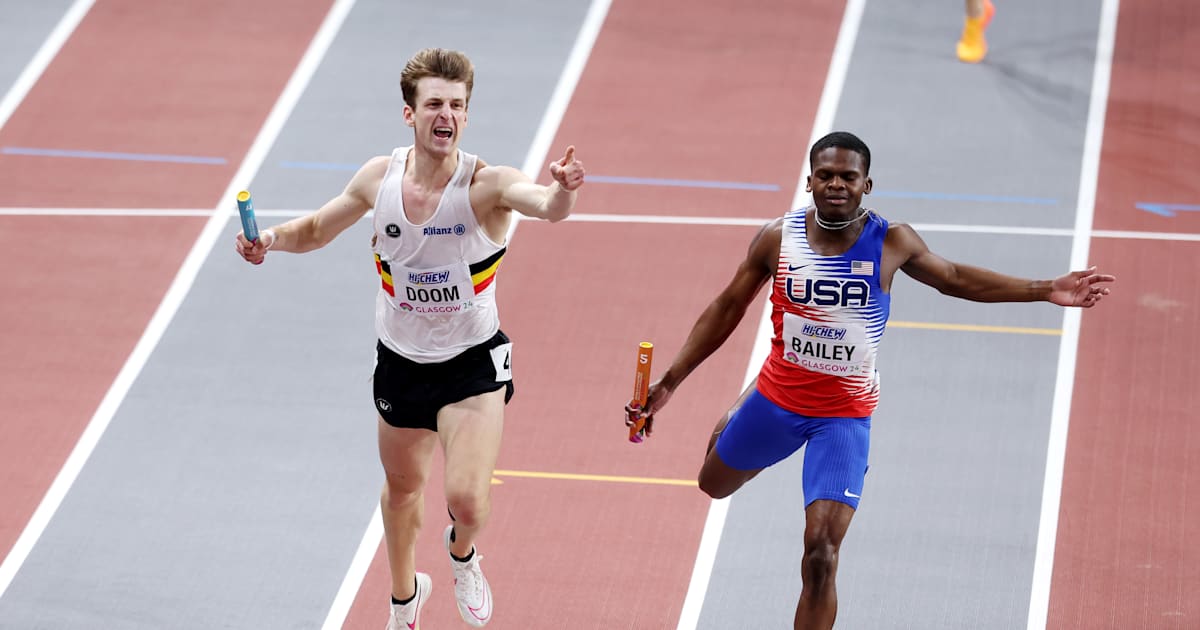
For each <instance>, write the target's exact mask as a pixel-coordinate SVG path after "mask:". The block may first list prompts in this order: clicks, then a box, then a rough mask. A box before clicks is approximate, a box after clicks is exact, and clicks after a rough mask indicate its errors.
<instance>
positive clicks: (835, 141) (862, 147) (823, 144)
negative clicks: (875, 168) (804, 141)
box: [808, 131, 871, 175]
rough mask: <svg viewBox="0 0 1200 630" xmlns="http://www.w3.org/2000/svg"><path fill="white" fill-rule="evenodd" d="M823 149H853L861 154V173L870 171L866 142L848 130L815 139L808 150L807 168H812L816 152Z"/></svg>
mask: <svg viewBox="0 0 1200 630" xmlns="http://www.w3.org/2000/svg"><path fill="white" fill-rule="evenodd" d="M825 149H847V150H849V151H853V152H855V153H857V154H859V155H861V156H862V160H863V171H864V172H863V174H864V175H866V174H869V173H870V172H871V149H868V148H867V143H865V142H863V141H862V140H860V139H859V138H858V136H856V135H854V134H852V133H850V132H849V131H835V132H833V133H830V134H826V135H825V136H824V137H823V138H821V139H820V140H817V141H816V142H815V143H814V144H813V145H812V150H811V151H809V152H808V166H809V168H812V165H813V162H816V161H817V154H818V153H820V152H821V151H824V150H825Z"/></svg>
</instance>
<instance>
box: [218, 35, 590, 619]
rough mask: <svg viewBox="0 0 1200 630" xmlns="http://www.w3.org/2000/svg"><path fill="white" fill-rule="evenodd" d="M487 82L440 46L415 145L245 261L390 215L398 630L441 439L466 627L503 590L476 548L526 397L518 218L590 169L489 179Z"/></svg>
mask: <svg viewBox="0 0 1200 630" xmlns="http://www.w3.org/2000/svg"><path fill="white" fill-rule="evenodd" d="M473 81H474V69H473V67H472V65H471V62H470V60H469V59H468V58H467V57H466V55H463V54H462V53H460V52H456V51H449V50H442V49H426V50H422V51H420V52H418V53H417V54H416V55H415V56H414V57H413V58H412V59H410V60H409V61H408V64H407V65H406V66H405V68H404V71H403V73H402V74H401V78H400V87H401V91H402V92H403V95H404V103H405V106H404V120H405V122H406V123H407V124H408V126H409V127H412V128H413V136H414V140H413V145H412V146H410V147H403V148H399V149H396V150H395V151H393V152H392V154H391V155H385V156H379V157H375V158H372V159H371V160H369V161H367V163H366V164H364V165H363V167H362V168H361V169H359V171H358V173H357V174H356V175H355V176H354V177H353V179H351V180H350V183H349V185H348V186H347V187H346V189H345V190H344V191H343V192H342V194H340V195H338V196H337V197H335V198H334V199H332V200H331V201H329V202H328V203H326V204H325V205H324V206H322V207H321V208H320V209H319V210H317V211H316V212H314V213H312V214H310V215H308V216H305V217H301V218H299V219H295V220H292V221H288V222H287V223H284V224H282V225H278V226H276V227H274V228H270V229H267V230H263V232H262V236H261V238H259V240H258V241H257V242H256V243H250V242H249V241H247V240H246V238H245V236H243V235H241V234H239V235H238V237H237V251H238V253H240V254H241V255H242V257H243V258H245V259H246V260H247V261H249V262H251V263H254V264H259V263H261V262H262V261H263V258H264V257H265V256H266V254H267V251H268V250H271V251H285V252H297V253H299V252H307V251H311V250H314V249H317V248H319V247H322V246H324V245H326V244H328V243H329V242H330V241H332V240H333V239H334V237H336V236H337V235H338V234H340V233H341V232H342V231H343V230H345V229H346V228H348V227H350V226H351V225H353V224H354V223H355V222H356V221H358V220H359V219H360V218H362V217H363V215H365V214H366V213H367V211H368V210H371V209H372V208H374V209H375V216H374V225H375V236H374V239H373V249H374V251H375V267H376V271H377V272H378V273H379V279H380V290H379V294H378V298H377V300H376V309H375V312H376V315H375V329H376V333H377V334H378V336H379V343H378V347H377V364H376V368H375V376H374V390H375V391H374V393H375V407H376V409H377V411H378V412H379V420H378V425H379V455H380V458H381V460H382V462H383V468H384V473H385V477H386V483H385V484H384V488H383V497H382V500H381V502H382V509H383V524H384V534H385V538H386V543H387V552H388V564H389V567H390V569H391V575H392V615H391V618H390V620H389V622H388V628H389V630H411V629H413V628H415V627H416V626H417V623H418V616H419V615H420V612H421V608H422V607H423V606H424V605H425V602H426V600H427V599H428V597H429V593H430V590H431V589H432V583H431V580H430V577H429V576H428V575H427V574H424V573H417V572H416V566H415V545H416V539H417V532H418V530H419V529H420V526H421V517H422V502H423V499H422V495H423V492H424V488H425V482H426V480H427V479H428V477H429V472H430V464H431V461H432V457H433V452H434V449H435V447H436V446H437V444H438V441H439V439H440V441H441V444H442V448H443V450H444V453H445V460H446V465H445V494H446V502H447V504H448V508H449V512H450V517H451V519H452V521H453V522H452V524H451V525H449V526H447V527H446V530H445V533H444V539H445V544H446V550H447V552H448V553H449V555H450V559H451V564H452V566H453V567H454V575H455V596H456V598H457V600H458V610H459V613H460V614H461V615H462V618H463V620H464V621H466V622H467V623H468V624H470V625H472V626H476V627H479V626H483V625H484V624H486V623H487V622H488V621H489V620H490V619H491V616H492V593H491V589H490V587H489V586H488V583H487V580H486V579H484V577H483V573H482V571H481V570H480V566H479V561H480V559H481V556H480V555H479V554H478V553H477V552H476V550H475V547H474V541H475V538H476V536H477V535H478V534H479V531H480V529H481V528H482V527H483V524H484V522H485V521H486V520H487V516H488V513H489V510H490V503H489V501H490V498H489V495H490V492H491V480H492V471H493V469H494V468H495V465H496V458H497V456H498V454H499V450H500V434H501V428H502V426H503V417H504V405H505V404H506V403H507V402H508V400H509V398H511V397H512V393H513V385H512V371H511V357H512V343H511V342H509V340H508V338H507V337H506V336H505V335H504V333H503V332H501V330H500V320H499V317H498V315H497V312H496V284H495V282H494V281H495V278H496V269H497V268H498V267H499V265H500V261H501V260H502V259H503V257H504V252H505V250H506V245H507V243H506V242H505V239H506V237H507V234H508V228H509V223H510V221H512V220H513V218H512V216H511V210H516V211H517V212H520V213H521V214H523V215H525V216H528V217H534V218H538V219H546V220H548V221H559V220H562V219H565V218H566V217H567V215H569V214H570V212H571V209H572V207H573V206H574V205H575V197H576V190H577V189H578V188H579V187H580V186H581V185H583V177H584V170H583V164H582V163H581V162H577V161H576V160H575V148H574V147H568V148H567V151H566V155H565V156H564V157H563V158H562V159H561V160H559V161H557V162H554V163H551V164H550V173H551V175H552V176H553V177H554V183H553V184H551V185H549V186H540V185H537V184H535V183H533V182H532V181H530V180H529V178H528V177H526V176H525V175H524V174H522V173H521V171H519V170H517V169H515V168H512V167H508V166H488V165H486V164H484V163H483V161H482V160H480V159H479V158H477V157H476V156H474V155H471V154H469V153H464V152H463V151H460V150H459V148H458V143H459V137H460V134H461V133H462V131H463V129H464V128H465V127H466V125H467V105H468V103H469V102H470V99H471V87H472V84H473Z"/></svg>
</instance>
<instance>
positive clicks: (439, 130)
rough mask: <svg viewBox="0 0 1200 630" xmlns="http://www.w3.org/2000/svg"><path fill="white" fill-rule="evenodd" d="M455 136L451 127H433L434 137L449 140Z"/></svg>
mask: <svg viewBox="0 0 1200 630" xmlns="http://www.w3.org/2000/svg"><path fill="white" fill-rule="evenodd" d="M453 136H454V130H453V129H451V128H449V127H434V128H433V137H435V138H441V139H443V140H449V139H450V138H451V137H453Z"/></svg>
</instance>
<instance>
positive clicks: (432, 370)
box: [372, 331, 513, 431]
mask: <svg viewBox="0 0 1200 630" xmlns="http://www.w3.org/2000/svg"><path fill="white" fill-rule="evenodd" d="M375 352H376V361H375V377H374V378H373V379H372V381H373V382H374V389H375V410H376V411H378V412H379V415H380V416H381V417H382V418H383V420H384V422H387V423H388V424H390V425H391V426H394V427H398V428H402V429H429V430H430V431H437V414H438V410H440V409H441V408H442V407H445V406H446V405H449V404H452V403H456V402H459V401H461V400H465V399H467V398H470V397H471V396H478V395H479V394H486V393H488V392H494V391H496V390H498V389H500V388H501V387H503V388H505V390H506V391H505V393H504V402H505V403H508V401H509V400H512V395H513V382H512V367H511V362H512V342H510V341H509V340H508V337H507V336H506V335H505V334H504V333H503V332H499V331H498V332H497V333H496V335H495V336H494V337H492V338H491V339H489V340H487V341H485V342H483V343H481V344H479V345H477V346H474V347H471V348H468V349H466V350H464V351H463V352H462V353H461V354H459V355H457V356H455V357H453V358H450V359H447V360H446V361H443V362H441V363H417V362H416V361H410V360H408V359H406V358H404V357H402V356H400V355H398V354H396V353H395V352H392V351H391V349H389V348H388V347H387V346H385V345H383V342H379V343H378V344H377V345H376V349H375Z"/></svg>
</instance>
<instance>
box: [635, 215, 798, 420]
mask: <svg viewBox="0 0 1200 630" xmlns="http://www.w3.org/2000/svg"><path fill="white" fill-rule="evenodd" d="M782 238H783V220H782V219H776V220H775V221H772V222H771V223H768V224H767V225H765V226H763V228H762V229H761V230H759V232H758V234H757V235H755V237H754V240H753V241H751V243H750V250H749V252H747V254H746V258H745V259H744V260H743V261H742V262H741V264H739V265H738V268H737V271H736V272H735V273H734V275H733V279H732V280H730V282H729V284H728V285H727V286H726V287H725V288H724V289H723V290H722V291H721V293H719V294H718V295H717V297H716V298H715V299H713V301H712V302H711V303H709V305H708V307H707V308H705V309H704V312H703V313H701V314H700V318H699V319H697V320H696V323H695V325H694V326H692V331H691V332H690V333H689V334H688V338H687V341H685V342H684V344H683V347H682V348H680V350H679V353H678V354H676V355H675V358H674V360H672V361H671V364H670V366H668V367H667V369H666V371H665V372H663V374H662V376H660V377H659V379H658V380H657V381H655V382H654V383H652V384H651V385H650V389H649V393H648V394H647V397H646V416H647V419H646V433H647V434H649V433H650V432H651V429H652V425H653V420H654V414H655V413H657V412H658V411H659V410H660V409H662V408H663V406H665V405H666V404H667V401H668V400H670V398H671V394H672V393H674V391H675V388H677V387H679V384H680V383H682V382H683V380H684V379H685V378H687V376H688V375H689V374H691V373H692V370H695V369H696V368H697V367H699V365H700V364H701V363H703V362H704V360H705V359H707V358H708V357H709V356H710V355H712V353H713V352H716V351H717V349H718V348H720V347H721V345H722V344H724V343H725V340H726V339H728V338H729V335H731V334H732V333H733V331H734V330H735V329H737V327H738V324H740V323H741V321H742V318H743V317H745V315H746V309H747V308H748V307H749V306H750V304H751V303H752V302H753V301H754V297H755V296H756V295H758V292H759V290H760V289H762V287H763V285H764V284H766V283H767V281H768V280H769V279H771V278H772V277H773V276H774V275H775V268H776V266H777V265H778V261H779V243H780V241H781V239H782Z"/></svg>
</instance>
